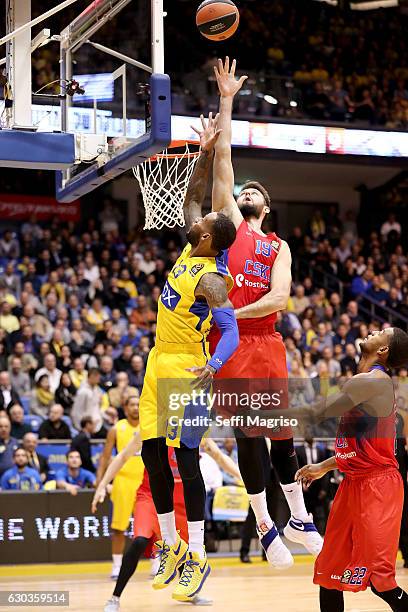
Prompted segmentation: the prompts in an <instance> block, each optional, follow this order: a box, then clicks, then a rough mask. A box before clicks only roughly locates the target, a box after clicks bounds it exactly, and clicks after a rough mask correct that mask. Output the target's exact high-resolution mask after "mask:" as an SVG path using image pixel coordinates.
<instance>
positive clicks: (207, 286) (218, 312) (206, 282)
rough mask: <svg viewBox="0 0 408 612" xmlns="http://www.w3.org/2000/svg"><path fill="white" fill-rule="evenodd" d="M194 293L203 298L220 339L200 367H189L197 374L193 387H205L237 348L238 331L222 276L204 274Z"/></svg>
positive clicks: (211, 273)
mask: <svg viewBox="0 0 408 612" xmlns="http://www.w3.org/2000/svg"><path fill="white" fill-rule="evenodd" d="M195 295H196V297H201V298H204V299H205V301H206V302H207V304H208V306H209V307H210V309H211V312H212V315H213V318H214V321H215V323H216V325H217V327H218V329H219V330H220V332H221V339H220V341H219V342H218V344H217V347H216V349H215V352H214V355H213V356H212V357H211V359H210V360H209V362H208V363H207V364H206V365H205V366H204V367H201V368H189V372H194V373H195V374H197V379H196V381H195V382H194V384H193V387H196V388H199V387H200V388H203V389H205V388H207V387H208V385H209V384H210V383H211V380H212V378H213V376H214V374H215V373H216V372H217V371H218V370H219V369H220V368H221V367H222V366H223V365H224V363H225V362H226V361H227V360H228V359H229V358H230V357H231V355H232V354H233V353H234V351H235V350H236V349H237V348H238V344H239V333H238V326H237V321H236V319H235V315H234V307H233V305H232V304H231V302H230V301H229V299H228V291H227V285H226V282H225V280H224V278H223V277H222V276H220V275H219V274H216V273H215V272H208V273H207V274H204V276H202V277H201V279H200V281H199V283H198V285H197V287H196V290H195Z"/></svg>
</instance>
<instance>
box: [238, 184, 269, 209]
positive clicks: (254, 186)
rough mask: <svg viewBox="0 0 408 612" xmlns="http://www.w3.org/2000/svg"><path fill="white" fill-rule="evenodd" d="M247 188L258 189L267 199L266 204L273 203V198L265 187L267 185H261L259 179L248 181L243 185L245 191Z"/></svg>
mask: <svg viewBox="0 0 408 612" xmlns="http://www.w3.org/2000/svg"><path fill="white" fill-rule="evenodd" d="M245 189H257V190H258V191H260V192H261V193H262V195H263V198H264V200H265V205H266V206H269V207H270V205H271V198H270V195H269V193H268V192H267V190H266V189H265V187H264V186H263V185H261V183H258V181H247V182H246V183H245V184H244V185H243V186H242V189H241V191H245Z"/></svg>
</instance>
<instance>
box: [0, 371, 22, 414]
mask: <svg viewBox="0 0 408 612" xmlns="http://www.w3.org/2000/svg"><path fill="white" fill-rule="evenodd" d="M20 403H21V400H20V397H19V395H18V393H17V392H16V390H15V389H14V388H13V386H12V385H11V382H10V374H9V373H8V372H7V370H3V372H0V410H8V409H9V408H10V407H11V406H12V405H13V404H20Z"/></svg>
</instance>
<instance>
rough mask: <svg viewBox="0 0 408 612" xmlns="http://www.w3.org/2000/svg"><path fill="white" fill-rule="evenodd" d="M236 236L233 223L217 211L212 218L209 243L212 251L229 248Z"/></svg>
mask: <svg viewBox="0 0 408 612" xmlns="http://www.w3.org/2000/svg"><path fill="white" fill-rule="evenodd" d="M236 236H237V230H236V229H235V225H234V224H233V222H232V221H231V219H229V218H228V217H227V216H226V215H224V214H223V213H218V214H217V216H216V218H215V220H214V223H213V229H212V240H211V244H212V247H213V249H214V251H217V253H219V252H220V251H224V250H225V249H229V247H230V246H231V245H232V244H233V242H234V240H235V238H236Z"/></svg>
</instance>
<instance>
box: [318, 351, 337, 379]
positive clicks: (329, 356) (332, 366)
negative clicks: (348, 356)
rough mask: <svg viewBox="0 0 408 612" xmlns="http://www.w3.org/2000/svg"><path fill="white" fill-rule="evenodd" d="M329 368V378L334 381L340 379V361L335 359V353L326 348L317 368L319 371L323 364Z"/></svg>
mask: <svg viewBox="0 0 408 612" xmlns="http://www.w3.org/2000/svg"><path fill="white" fill-rule="evenodd" d="M323 363H324V364H325V365H326V367H327V372H328V374H329V377H330V378H332V379H336V378H339V377H340V375H341V367H340V364H339V362H338V361H336V360H335V359H333V351H332V349H331V348H329V347H326V348H324V349H323V351H322V358H321V359H319V361H318V362H317V368H318V369H319V368H320V367H321V366H322V364H323Z"/></svg>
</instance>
